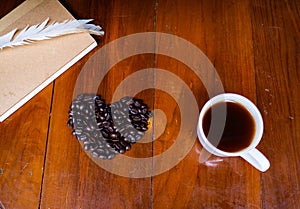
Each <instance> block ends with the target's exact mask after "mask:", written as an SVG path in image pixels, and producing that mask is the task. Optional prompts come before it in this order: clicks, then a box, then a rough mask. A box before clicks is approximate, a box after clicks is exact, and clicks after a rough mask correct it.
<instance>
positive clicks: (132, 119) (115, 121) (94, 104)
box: [68, 94, 152, 159]
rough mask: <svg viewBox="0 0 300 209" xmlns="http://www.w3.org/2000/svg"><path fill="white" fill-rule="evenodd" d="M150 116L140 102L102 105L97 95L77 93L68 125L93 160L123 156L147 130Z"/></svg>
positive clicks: (131, 98) (138, 100)
mask: <svg viewBox="0 0 300 209" xmlns="http://www.w3.org/2000/svg"><path fill="white" fill-rule="evenodd" d="M150 117H152V114H151V112H150V111H149V110H148V106H147V105H146V104H145V103H144V102H143V100H141V99H137V98H133V97H123V98H121V99H120V100H119V101H117V102H114V103H112V104H106V103H105V100H104V99H102V98H101V96H100V95H95V94H80V95H79V96H78V97H77V98H76V99H74V100H73V101H72V104H71V108H70V111H69V120H68V125H69V126H71V127H72V129H73V131H72V134H73V135H75V136H76V137H77V139H78V140H79V141H83V148H84V150H85V151H90V153H91V155H92V156H93V157H98V158H100V159H112V158H114V157H115V156H116V155H117V154H124V153H125V152H126V151H129V150H130V149H131V146H132V145H133V144H134V143H136V141H138V140H140V139H141V138H142V137H143V135H144V133H145V131H147V130H148V125H149V118H150Z"/></svg>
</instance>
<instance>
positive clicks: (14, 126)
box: [0, 84, 53, 209]
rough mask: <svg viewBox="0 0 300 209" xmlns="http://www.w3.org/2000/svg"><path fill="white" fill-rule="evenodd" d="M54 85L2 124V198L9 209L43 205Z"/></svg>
mask: <svg viewBox="0 0 300 209" xmlns="http://www.w3.org/2000/svg"><path fill="white" fill-rule="evenodd" d="M52 88H53V85H52V84H51V85H49V86H48V87H46V88H45V89H44V90H43V91H42V92H40V93H39V94H37V95H36V96H35V97H34V98H33V99H32V100H31V101H30V102H28V103H26V104H25V105H24V106H23V107H22V108H20V109H19V110H17V111H16V112H15V113H14V114H13V115H11V116H10V117H8V118H7V119H6V120H5V121H4V122H2V123H0V149H1V152H0V153H1V154H0V200H1V202H2V204H3V206H4V207H5V208H16V209H17V208H20V209H22V208H38V206H39V202H40V189H41V183H42V175H43V168H44V167H43V166H44V157H45V150H46V140H47V134H48V122H49V113H50V102H51V97H52Z"/></svg>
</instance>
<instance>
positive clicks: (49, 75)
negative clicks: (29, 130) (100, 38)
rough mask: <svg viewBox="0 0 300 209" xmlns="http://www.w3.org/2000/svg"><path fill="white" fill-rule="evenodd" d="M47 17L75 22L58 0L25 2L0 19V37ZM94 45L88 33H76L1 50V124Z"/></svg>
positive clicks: (53, 19) (59, 20) (29, 0)
mask: <svg viewBox="0 0 300 209" xmlns="http://www.w3.org/2000/svg"><path fill="white" fill-rule="evenodd" d="M47 18H50V23H51V22H53V21H58V22H61V21H63V20H66V19H74V18H73V17H72V15H71V14H70V13H69V12H68V11H67V10H66V9H65V8H64V7H63V6H62V5H61V3H59V2H58V1H57V0H27V1H25V2H24V3H22V4H21V5H20V6H18V7H17V8H16V9H14V10H13V11H12V12H10V13H9V14H8V15H6V16H5V17H3V18H2V19H0V36H2V35H4V34H6V33H8V32H10V31H11V30H13V29H15V28H18V29H23V28H24V27H26V26H27V25H35V24H40V23H42V22H43V21H44V20H45V19H47ZM96 45H97V43H96V42H95V40H94V39H93V38H92V37H91V36H90V35H89V34H88V33H79V34H71V35H65V36H61V37H56V38H53V39H49V40H44V41H39V42H36V43H34V44H30V45H24V46H17V47H14V48H4V49H3V50H0V122H1V121H3V120H4V119H6V118H7V117H8V116H9V115H11V114H12V113H13V112H14V111H16V110H17V109H18V108H20V107H21V106H22V105H23V104H25V103H26V102H27V101H28V100H30V99H31V98H32V97H33V96H34V95H36V94H37V93H38V92H39V91H41V90H42V89H43V88H45V87H46V86H47V85H48V84H49V83H51V82H52V81H53V80H54V79H56V78H57V77H58V76H59V75H61V74H62V73H63V72H65V71H66V70H67V69H68V68H69V67H70V66H72V65H73V64H74V63H76V62H77V61H78V60H79V59H80V58H82V57H83V56H84V55H86V54H87V53H88V52H89V51H91V50H92V49H93V48H94V47H95V46H96Z"/></svg>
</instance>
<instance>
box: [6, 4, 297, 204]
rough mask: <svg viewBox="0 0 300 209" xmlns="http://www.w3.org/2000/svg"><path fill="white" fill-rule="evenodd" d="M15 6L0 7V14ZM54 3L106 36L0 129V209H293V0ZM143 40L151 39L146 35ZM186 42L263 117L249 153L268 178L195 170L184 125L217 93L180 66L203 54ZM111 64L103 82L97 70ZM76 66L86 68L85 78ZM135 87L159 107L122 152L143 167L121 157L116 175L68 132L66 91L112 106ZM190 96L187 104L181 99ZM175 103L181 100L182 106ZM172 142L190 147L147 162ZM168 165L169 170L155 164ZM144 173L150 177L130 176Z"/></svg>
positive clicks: (241, 165) (230, 162) (226, 161)
mask: <svg viewBox="0 0 300 209" xmlns="http://www.w3.org/2000/svg"><path fill="white" fill-rule="evenodd" d="M21 2H22V1H17V0H13V1H5V2H1V7H0V17H3V16H4V15H5V14H7V13H8V12H9V11H11V10H12V9H13V8H15V7H16V6H17V5H19V4H20V3H21ZM61 2H62V3H63V5H64V6H65V7H66V8H67V9H68V10H69V11H70V12H71V13H72V14H73V15H74V16H75V17H76V18H93V19H94V22H95V23H96V24H99V25H101V26H103V28H104V30H105V36H104V37H103V38H99V37H95V39H96V40H97V42H98V47H97V48H96V49H94V50H93V51H92V52H91V53H89V54H88V55H87V56H85V57H84V58H83V59H81V60H80V61H79V62H77V63H76V64H75V65H74V66H72V67H71V68H70V69H69V70H68V71H67V72H65V73H64V74H63V75H62V76H60V77H59V78H57V79H56V80H55V81H54V82H53V83H51V84H50V85H49V86H47V87H46V88H45V89H44V90H43V91H41V92H40V93H39V94H38V95H36V96H35V97H34V98H33V99H32V100H30V101H29V102H28V103H26V104H25V105H24V106H23V107H22V108H20V109H19V110H18V111H17V112H16V113H14V114H13V115H12V116H11V117H9V118H8V119H6V120H5V121H4V122H2V123H0V208H1V209H2V208H5V209H11V208H12V209H19V208H20V209H23V208H28V209H31V208H32V209H34V208H42V209H44V208H45V209H48V208H51V209H53V208H57V209H61V208H78V209H79V208H82V209H83V208H87V209H91V208H95V209H98V208H105V209H106V208H112V209H115V208H118V209H119V208H120V209H121V208H130V209H133V208H139V209H141V208H147V209H148V208H155V209H158V208H164V209H166V208H172V209H173V208H187V209H191V208H280V209H281V208H299V203H300V201H299V200H300V182H299V179H300V175H299V173H300V170H299V169H300V156H299V150H300V141H299V139H300V134H299V130H300V122H299V118H300V111H299V104H300V93H299V87H300V76H299V72H298V71H299V66H300V61H299V57H300V3H299V1H297V0H286V1H272V0H254V1H250V0H240V1H234V0H232V1H231V0H230V1H218V0H213V1H207V0H200V1H194V0H187V1H180V0H164V1H160V0H146V1H140V0H131V1H129V0H122V1H121V0H115V1H108V0H101V1H97V0H95V1H94V0H87V1H86V0H62V1H61ZM143 32H156V33H151V34H150V33H148V34H147V35H145V37H146V36H147V37H148V36H150V39H148V38H145V39H141V41H139V42H137V43H134V44H133V45H126V44H125V45H121V47H115V48H111V49H110V51H108V54H109V55H110V56H102V55H103V54H101V53H99V52H101V50H102V49H103V48H104V47H105V46H108V45H110V44H111V43H112V42H113V41H117V40H120V38H122V37H124V36H127V35H134V34H137V33H143ZM149 34H150V35H149ZM151 35H156V36H153V40H152V39H151V38H152V36H151ZM164 37H171V38H170V39H167V40H165V39H164ZM182 41H187V42H184V43H186V46H182V45H181V43H182ZM187 43H188V44H187ZM193 46H195V47H196V49H197V50H199V51H201V52H202V53H203V56H204V57H207V60H209V62H210V64H211V66H213V67H214V68H215V70H216V72H217V74H218V76H219V78H220V80H219V81H220V82H221V84H222V86H223V88H224V91H225V92H234V93H238V94H242V95H244V96H246V97H248V98H249V99H251V100H252V101H253V102H254V103H255V104H256V105H257V106H258V108H259V110H260V111H261V113H262V116H263V120H264V130H265V131H264V135H263V138H262V141H261V143H260V144H259V145H258V149H259V150H261V151H262V152H263V153H264V154H265V155H266V156H267V158H268V159H269V161H270V163H271V167H270V169H269V170H267V171H266V172H264V173H261V172H259V171H258V170H256V169H255V168H254V167H252V166H251V165H250V164H248V163H247V162H246V161H244V160H242V158H238V157H232V158H221V157H217V156H210V158H209V159H208V161H206V162H204V163H199V161H198V160H199V153H200V152H201V151H202V146H201V144H200V143H199V141H198V139H197V135H196V125H197V115H196V117H190V116H188V119H189V120H187V122H186V115H184V114H185V113H190V112H193V111H196V114H198V113H199V111H200V109H201V107H202V106H203V105H204V103H205V102H206V101H207V100H208V99H209V94H208V91H207V87H209V88H211V89H212V94H218V93H221V91H220V89H219V88H217V87H216V86H215V85H217V84H216V83H217V82H218V80H215V77H213V76H211V74H209V72H208V71H207V73H205V71H203V72H204V73H203V77H199V76H198V74H197V72H196V71H195V69H197V66H196V67H195V68H194V67H191V66H189V63H191V64H192V65H193V64H195V63H196V64H197V63H198V62H199V60H198V59H200V57H195V56H193V54H191V53H189V52H190V49H191V48H193ZM147 47H148V48H149V47H150V48H151V50H152V51H151V50H149V51H147V52H146V53H139V54H137V55H134V56H125V58H124V59H122V58H123V57H124V55H126V54H128V53H129V52H130V50H133V51H135V50H137V51H138V50H140V49H143V48H147ZM178 47H181V48H178ZM174 51H175V52H176V53H172V52H174ZM163 52H166V53H167V54H168V53H170V55H169V56H168V55H167V54H164V53H163ZM177 55H179V56H181V57H182V58H183V59H187V60H188V61H186V62H185V61H184V60H180V59H178V58H177V57H176V56H177ZM0 56H1V51H0ZM118 59H119V62H117V63H115V64H114V65H112V66H111V68H110V69H109V72H108V73H107V74H105V75H104V74H103V69H104V68H105V66H110V64H112V63H114V62H115V60H118ZM196 64H195V65H196ZM209 66H210V65H208V66H207V67H208V68H209ZM85 69H92V71H91V73H90V74H88V73H86V74H83V73H82V72H84V71H85ZM139 73H140V74H139ZM135 75H142V76H138V77H137V78H136V80H134V81H131V80H130V82H129V84H130V85H129V87H126V86H121V85H120V84H122V83H123V82H124V81H126V79H129V78H130V77H131V76H132V77H134V76H135ZM102 76H103V79H100V78H102ZM78 78H80V79H81V80H77V79H78ZM78 82H82V83H81V85H78ZM143 84H147V85H149V86H152V88H150V89H145V90H144V89H142V90H141V91H140V92H139V93H138V94H137V95H136V96H137V97H139V98H142V99H143V100H144V101H145V102H146V103H147V104H148V106H149V108H150V109H151V110H153V111H154V110H155V111H157V110H158V109H159V111H157V112H155V114H154V116H153V118H152V119H151V121H150V122H151V123H150V130H149V131H148V133H147V134H146V136H145V138H144V139H143V140H144V142H147V143H136V144H134V145H133V147H132V149H131V150H130V151H129V152H127V153H126V155H125V156H127V157H129V158H130V159H150V160H145V161H142V160H141V161H140V162H144V164H143V163H140V164H136V166H137V167H136V169H132V170H130V172H131V173H130V172H129V173H128V171H126V168H127V167H128V166H130V164H127V161H126V160H124V163H123V165H121V166H120V167H119V168H117V171H118V172H125V173H126V172H127V173H126V174H128V175H131V176H130V177H128V176H126V175H118V174H115V173H114V172H110V171H108V170H106V169H105V167H102V166H101V165H106V166H107V165H109V166H114V165H118V164H117V163H115V162H116V160H115V159H113V160H111V161H108V162H106V163H101V162H99V161H97V160H95V159H93V158H92V157H90V155H89V154H88V153H86V152H85V151H84V150H83V148H82V146H81V144H80V143H79V142H78V141H77V139H76V137H75V136H73V135H72V134H71V132H72V130H71V128H70V127H68V126H67V120H68V112H69V108H70V104H71V102H72V99H73V98H74V97H75V96H76V94H73V93H74V89H76V90H77V91H78V92H76V93H79V92H87V93H94V90H95V89H96V91H97V92H96V93H98V94H101V95H102V96H103V98H104V99H105V100H106V101H107V103H111V102H113V101H114V100H116V99H117V98H115V97H114V96H115V94H116V93H115V92H118V95H119V96H124V95H126V94H127V92H129V91H130V90H131V89H133V90H136V89H139V88H142V87H141V86H143ZM172 95H176V97H174V96H172ZM189 95H192V97H193V99H192V100H189V101H187V98H189ZM116 97H118V96H116ZM180 101H186V103H184V104H185V106H181V103H180ZM193 102H195V105H193V104H194V103H193ZM0 105H1V101H0ZM188 105H191V106H188ZM183 107H184V108H183ZM183 123H188V129H187V130H188V131H187V132H184V134H183V137H181V138H180V137H179V136H181V135H180V133H181V132H180V130H181V129H179V127H181V126H182V125H184V124H183ZM181 139H183V141H180V140H181ZM145 140H146V141H145ZM179 142H180V143H179ZM178 144H179V146H181V148H182V149H185V148H186V147H188V148H189V150H188V152H187V155H186V156H183V157H182V156H180V155H179V153H180V151H181V149H179V150H178V152H177V151H176V152H174V151H173V153H172V155H171V157H170V159H168V158H167V157H163V158H160V159H161V160H156V159H157V158H158V157H159V156H163V155H162V153H168V152H170V150H172V149H173V148H174V147H176V146H178ZM190 144H191V147H189V145H190ZM120 158H121V157H120ZM118 159H119V158H118ZM121 159H122V158H121ZM121 162H122V161H121ZM174 162H175V163H174ZM166 165H167V166H169V165H170V168H169V169H164V167H165V166H166ZM141 167H143V168H144V169H145V173H147V172H148V170H147V169H149V168H150V170H151V169H152V171H153V172H154V173H153V174H157V175H148V176H145V177H144V178H136V176H135V175H136V174H137V173H136V172H137V171H139V169H140V168H141ZM122 169H123V170H122ZM135 170H137V171H135ZM160 171H162V172H160ZM156 172H157V173H156Z"/></svg>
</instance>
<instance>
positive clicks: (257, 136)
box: [197, 93, 264, 156]
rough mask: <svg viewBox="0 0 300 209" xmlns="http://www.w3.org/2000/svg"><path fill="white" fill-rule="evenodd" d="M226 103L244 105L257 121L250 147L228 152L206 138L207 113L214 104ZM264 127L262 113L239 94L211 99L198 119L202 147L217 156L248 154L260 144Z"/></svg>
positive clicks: (224, 94)
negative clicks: (203, 125) (204, 125)
mask: <svg viewBox="0 0 300 209" xmlns="http://www.w3.org/2000/svg"><path fill="white" fill-rule="evenodd" d="M224 101H232V102H237V103H239V104H241V105H243V107H245V108H246V109H247V110H248V111H249V112H250V114H251V115H252V116H253V119H254V121H255V134H254V138H253V140H252V142H251V144H250V145H249V146H248V147H246V148H244V149H242V150H239V151H236V152H226V151H223V150H220V149H218V148H217V147H215V146H214V145H212V144H211V143H210V142H209V141H208V139H207V138H206V135H205V134H204V131H203V128H202V120H203V117H204V114H205V113H206V111H207V110H208V109H209V108H210V107H211V106H213V105H214V104H217V103H219V102H224ZM263 127H264V125H263V119H262V116H261V113H260V111H259V110H258V108H257V107H256V105H255V104H254V103H253V102H252V101H250V100H249V99H248V98H246V97H244V96H242V95H239V94H235V93H223V94H219V95H217V96H215V97H213V98H211V99H210V100H208V101H207V102H206V103H205V105H204V106H203V107H202V109H201V111H200V115H199V119H198V125H197V134H198V138H199V141H200V143H201V144H202V146H203V147H204V148H205V149H206V150H207V151H209V152H210V153H212V154H214V155H217V156H241V155H242V154H243V153H245V152H248V151H249V150H251V149H254V148H255V147H256V146H257V145H258V144H259V142H260V140H261V138H262V135H263Z"/></svg>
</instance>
